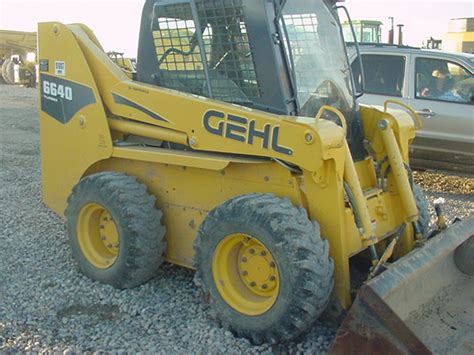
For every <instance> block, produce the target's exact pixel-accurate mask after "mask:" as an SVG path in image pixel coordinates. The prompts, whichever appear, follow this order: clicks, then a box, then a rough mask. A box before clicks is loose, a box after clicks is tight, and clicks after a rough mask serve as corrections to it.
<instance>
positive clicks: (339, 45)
mask: <svg viewBox="0 0 474 355" xmlns="http://www.w3.org/2000/svg"><path fill="white" fill-rule="evenodd" d="M281 14H282V16H281V17H280V19H279V24H280V27H281V31H282V33H283V38H284V40H283V44H284V47H285V51H286V55H287V59H288V63H289V66H290V71H291V72H292V76H293V78H292V79H293V81H294V83H293V84H294V87H295V92H296V93H295V94H296V99H297V103H298V107H299V112H298V114H299V115H301V116H311V117H314V116H315V115H316V114H317V112H318V111H319V109H320V108H321V107H322V106H324V105H330V106H332V107H335V108H337V109H339V110H340V111H342V112H343V113H344V114H345V116H346V117H347V115H348V114H349V113H352V112H353V109H354V95H353V89H352V77H351V71H350V67H349V63H348V59H347V55H346V50H345V44H344V39H343V37H342V34H341V29H340V24H339V20H338V19H337V17H336V15H335V13H334V11H332V10H331V9H330V7H329V5H327V4H326V3H325V2H324V0H312V1H307V0H288V1H286V3H285V5H284V7H283V10H282V12H281ZM328 114H329V115H331V114H330V113H328Z"/></svg>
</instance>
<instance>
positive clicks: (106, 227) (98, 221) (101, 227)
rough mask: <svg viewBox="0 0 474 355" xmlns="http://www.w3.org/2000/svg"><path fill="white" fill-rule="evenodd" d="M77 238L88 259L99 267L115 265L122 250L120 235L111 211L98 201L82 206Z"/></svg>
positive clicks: (104, 267)
mask: <svg viewBox="0 0 474 355" xmlns="http://www.w3.org/2000/svg"><path fill="white" fill-rule="evenodd" d="M76 233H77V239H78V241H79V246H80V248H81V250H82V254H83V255H84V256H85V258H86V259H87V261H89V262H90V263H91V264H92V265H94V266H95V267H96V268H99V269H107V268H109V267H110V266H112V265H113V263H114V262H115V260H117V257H118V255H119V251H120V236H119V233H118V231H117V226H116V225H115V222H114V220H113V218H112V216H111V215H110V213H109V212H108V211H107V210H106V209H105V208H104V207H102V206H101V205H99V204H97V203H89V204H87V205H85V206H84V207H82V208H81V210H80V211H79V216H78V219H77V229H76Z"/></svg>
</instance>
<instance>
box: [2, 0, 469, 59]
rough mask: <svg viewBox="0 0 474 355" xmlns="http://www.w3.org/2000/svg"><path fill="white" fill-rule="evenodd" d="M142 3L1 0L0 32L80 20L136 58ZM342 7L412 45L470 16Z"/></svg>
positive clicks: (438, 10) (462, 0) (371, 1)
mask: <svg viewBox="0 0 474 355" xmlns="http://www.w3.org/2000/svg"><path fill="white" fill-rule="evenodd" d="M289 1H291V0H289ZM143 4H144V0H0V29H9V30H18V31H35V30H36V23H38V22H43V21H59V22H63V23H74V22H80V23H84V24H86V25H87V26H89V27H90V28H91V29H92V30H93V31H94V33H95V35H96V36H97V37H98V39H99V41H100V42H101V43H102V45H103V47H104V49H105V50H106V51H109V50H115V51H119V52H125V54H126V55H127V56H130V57H135V56H136V52H137V46H138V32H139V27H140V17H141V10H142V6H143ZM345 6H346V7H347V8H348V10H349V12H350V13H351V17H352V19H353V20H361V19H364V20H379V21H382V22H383V23H384V26H383V27H382V31H383V32H382V33H383V40H384V41H387V40H388V30H389V25H390V21H389V19H388V17H389V16H393V17H395V24H398V23H401V24H404V25H405V27H404V42H405V44H408V45H413V46H421V44H422V42H423V41H426V39H428V38H429V37H431V36H432V37H434V38H440V39H441V38H442V37H443V35H444V34H445V33H446V32H447V30H448V21H449V19H451V18H458V17H474V0H455V1H449V0H346V1H345ZM395 39H396V40H397V37H395Z"/></svg>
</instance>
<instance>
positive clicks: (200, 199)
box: [39, 23, 416, 314]
mask: <svg viewBox="0 0 474 355" xmlns="http://www.w3.org/2000/svg"><path fill="white" fill-rule="evenodd" d="M39 58H40V60H48V61H49V62H50V63H53V62H55V61H62V62H65V63H66V68H67V72H66V73H65V75H64V76H61V77H59V78H61V79H65V80H68V81H69V82H70V83H71V85H73V84H74V85H75V84H81V85H82V86H83V90H90V92H91V93H92V94H91V95H92V96H91V97H92V98H93V99H92V98H90V100H89V101H88V104H87V105H84V106H83V107H81V108H80V109H78V110H77V112H75V113H74V114H73V115H72V116H71V117H70V118H69V119H68V120H66V119H65V120H64V121H67V122H58V119H57V118H55V117H53V116H52V114H49V113H48V112H47V109H46V107H47V103H46V101H45V100H46V98H47V97H49V96H48V94H45V92H46V91H47V89H48V88H47V87H46V88H45V87H44V85H45V84H44V82H47V80H56V79H57V78H58V76H57V75H55V73H54V71H53V70H52V66H51V65H50V68H49V70H44V71H42V72H41V73H40V76H41V78H40V80H41V82H42V85H43V86H42V91H41V103H42V104H44V105H43V106H42V109H41V110H40V123H41V154H42V174H43V194H44V195H43V198H44V201H45V203H46V204H47V205H48V206H50V207H51V208H52V209H53V210H55V211H56V212H57V213H58V214H60V215H63V211H64V209H65V207H66V201H67V197H68V196H69V194H70V192H71V190H72V188H73V186H74V185H75V184H77V183H78V182H79V180H80V179H81V178H82V177H84V176H86V175H89V174H93V173H96V172H100V171H117V172H123V173H126V174H129V175H132V176H136V177H137V179H138V180H139V181H140V182H142V183H144V184H145V185H146V186H147V188H148V191H149V192H150V193H151V194H153V195H155V196H156V199H157V206H158V207H159V208H160V209H161V210H162V211H163V222H164V224H165V225H166V228H167V234H166V240H167V250H166V255H165V257H166V259H167V260H169V261H170V262H173V263H176V264H179V265H183V266H186V267H192V263H191V260H192V256H193V248H192V242H193V240H194V238H195V237H196V235H197V229H198V228H199V225H200V224H201V223H202V222H203V220H204V219H205V218H206V216H207V213H208V212H209V211H210V210H211V209H213V208H215V207H216V206H218V205H220V204H222V203H223V202H224V201H226V200H228V199H230V198H232V197H235V196H237V195H241V194H246V193H255V192H259V193H272V194H274V195H276V196H279V197H287V198H289V199H290V200H291V202H292V203H293V204H294V205H296V206H300V207H303V208H305V210H306V211H307V213H308V217H309V218H310V219H312V220H316V221H317V222H318V223H319V224H320V226H321V234H322V235H323V237H324V238H325V239H327V240H328V241H329V244H330V255H331V257H332V258H333V259H334V263H335V270H334V278H335V287H334V292H333V294H334V297H335V298H336V299H337V300H338V301H339V302H340V304H341V305H342V307H344V308H347V307H349V305H350V304H351V296H350V290H351V285H350V272H349V258H350V257H351V256H353V255H356V254H358V253H360V252H361V251H363V250H365V249H366V248H367V247H368V246H370V245H373V244H376V243H379V242H384V240H385V239H386V238H388V237H390V236H392V235H393V233H394V232H395V231H396V230H397V229H398V227H399V226H400V225H401V224H402V223H406V222H408V221H410V220H413V219H416V217H414V216H413V213H412V212H411V211H407V210H406V209H405V208H404V204H403V203H402V195H401V191H400V190H399V186H400V185H399V182H398V180H396V179H395V178H394V173H398V172H397V171H393V169H392V171H391V172H390V173H388V181H387V189H385V190H384V189H382V188H381V187H380V186H378V185H377V181H376V180H377V179H376V176H375V169H374V160H373V159H375V160H376V161H377V162H378V161H383V159H384V157H386V156H387V149H386V146H385V144H386V143H385V140H384V138H383V135H382V133H381V131H380V130H379V129H378V122H379V121H380V120H387V122H389V124H390V128H389V129H390V130H391V131H392V132H393V135H394V138H395V141H396V145H397V146H398V150H399V153H400V157H401V159H402V160H403V162H404V163H406V164H408V144H409V143H410V142H411V141H412V140H413V138H414V136H415V126H414V124H413V120H412V118H411V117H410V115H409V114H407V113H405V112H403V111H394V110H385V111H384V110H381V109H377V108H373V107H362V108H361V118H362V121H363V127H364V130H365V136H366V138H367V140H368V142H369V144H370V147H371V150H372V151H373V158H371V157H368V158H367V159H366V160H364V161H360V162H356V163H354V162H353V160H352V157H351V155H350V154H349V151H348V148H347V143H346V140H345V132H344V129H342V128H341V127H339V126H337V125H335V124H334V123H332V122H330V121H328V120H324V119H319V118H318V119H317V120H315V118H308V117H287V116H278V115H275V114H271V113H266V112H262V111H259V110H254V109H249V108H246V107H242V106H238V105H231V104H227V103H223V102H220V101H215V100H211V99H208V98H204V97H197V96H195V95H190V94H185V93H181V92H177V91H173V90H169V89H164V88H160V87H156V86H151V85H146V84H143V83H138V82H133V81H131V80H129V79H128V78H127V76H126V75H125V74H124V73H123V72H122V71H121V70H120V69H119V68H118V67H117V66H116V65H115V64H114V63H113V62H112V61H111V60H110V59H109V58H108V57H107V55H106V54H105V53H104V51H103V50H102V48H101V47H100V44H98V42H97V40H96V39H95V37H94V36H93V35H92V32H91V31H90V30H89V29H88V28H87V27H85V26H84V25H79V24H76V25H68V26H66V25H63V24H60V23H41V24H39ZM41 82H40V84H41ZM45 97H46V98H45ZM229 115H234V116H238V117H240V118H241V121H242V122H247V125H246V124H235V123H232V122H230V121H229V120H227V117H228V116H229ZM61 117H62V116H61ZM250 123H252V125H253V127H254V129H256V130H258V131H263V130H264V129H268V130H269V131H270V132H271V138H270V144H267V145H266V144H264V142H263V139H262V138H260V137H258V136H255V137H254V139H253V141H252V144H251V143H250V142H251V140H250V139H249V136H250V135H251V132H250V130H249V126H250ZM206 124H207V125H208V127H207V128H206ZM236 126H238V127H237V128H236ZM209 127H210V128H211V130H212V131H213V132H214V133H211V132H210V130H209ZM267 127H268V128H267ZM226 130H230V131H232V132H233V133H234V134H236V135H238V136H240V137H241V139H240V140H232V139H228V138H225V136H224V135H220V134H216V132H224V131H226ZM132 132H133V134H134V135H139V136H140V135H141V136H144V137H148V138H152V139H154V140H157V141H160V140H163V141H171V142H177V143H180V144H185V145H187V146H188V147H189V148H192V150H186V151H184V150H170V149H165V148H155V147H153V146H147V147H144V146H140V145H136V146H126V145H120V144H115V145H114V144H113V141H114V140H119V141H120V140H123V139H125V138H126V136H127V134H129V133H132ZM271 142H273V144H272V143H271ZM275 142H276V146H275ZM276 148H277V149H276ZM391 149H396V147H391ZM237 154H238V155H237ZM276 160H281V161H285V162H288V163H291V164H293V165H295V166H298V167H299V169H300V170H301V173H295V172H293V171H291V170H289V169H287V168H285V167H284V166H282V165H280V164H279V163H278V162H277V161H276ZM384 164H385V165H384V166H385V167H386V164H387V163H384ZM344 182H346V183H347V185H349V186H350V189H351V191H352V193H353V194H354V195H355V196H356V197H355V204H356V205H357V210H358V214H359V216H362V218H361V220H362V226H363V230H362V231H361V230H359V228H358V227H357V226H356V224H355V220H354V217H355V216H354V212H353V210H352V207H351V204H349V202H348V201H347V199H346V194H345V192H344ZM412 198H413V196H412ZM250 237H251V236H250ZM235 238H237V237H235ZM237 239H238V238H237ZM231 240H233V238H231ZM232 243H233V242H232V241H229V245H230V244H232ZM399 244H400V253H399V254H400V255H402V254H403V253H406V252H408V251H409V250H410V248H411V246H412V244H413V231H412V229H411V228H410V227H408V228H407V229H406V232H405V234H404V235H403V236H402V237H401V238H400V242H399ZM229 245H227V247H229ZM224 247H225V246H223V248H224ZM260 247H261V248H264V246H263V245H262V246H260ZM262 250H263V249H262ZM259 262H260V261H259ZM229 277H230V276H229ZM255 277H256V278H258V277H260V275H257V276H255ZM250 282H252V281H250ZM267 286H268V285H267ZM270 299H271V297H270ZM268 304H270V302H269V303H268ZM236 307H238V306H236ZM263 309H264V306H262V308H260V310H253V311H251V310H248V309H247V310H246V311H245V310H244V309H242V310H243V311H244V312H247V314H250V313H251V312H261V311H262V310H263Z"/></svg>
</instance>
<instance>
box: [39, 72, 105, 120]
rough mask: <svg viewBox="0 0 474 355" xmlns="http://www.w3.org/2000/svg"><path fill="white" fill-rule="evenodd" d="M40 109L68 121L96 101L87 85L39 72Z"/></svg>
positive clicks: (55, 117) (58, 118) (57, 118)
mask: <svg viewBox="0 0 474 355" xmlns="http://www.w3.org/2000/svg"><path fill="white" fill-rule="evenodd" d="M40 86H41V89H40V90H41V110H42V111H44V112H46V113H47V114H48V115H50V116H51V117H53V118H54V119H56V120H57V121H59V122H61V123H62V124H66V123H68V122H69V121H70V120H71V119H72V118H73V117H74V115H75V114H76V113H77V112H78V111H79V110H81V109H82V108H84V107H85V106H88V105H91V104H95V103H96V102H97V101H96V99H95V96H94V92H93V91H92V89H91V88H90V87H88V86H85V85H82V84H78V83H75V82H73V81H70V80H66V79H60V78H57V77H55V76H52V75H47V74H43V73H41V74H40Z"/></svg>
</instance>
